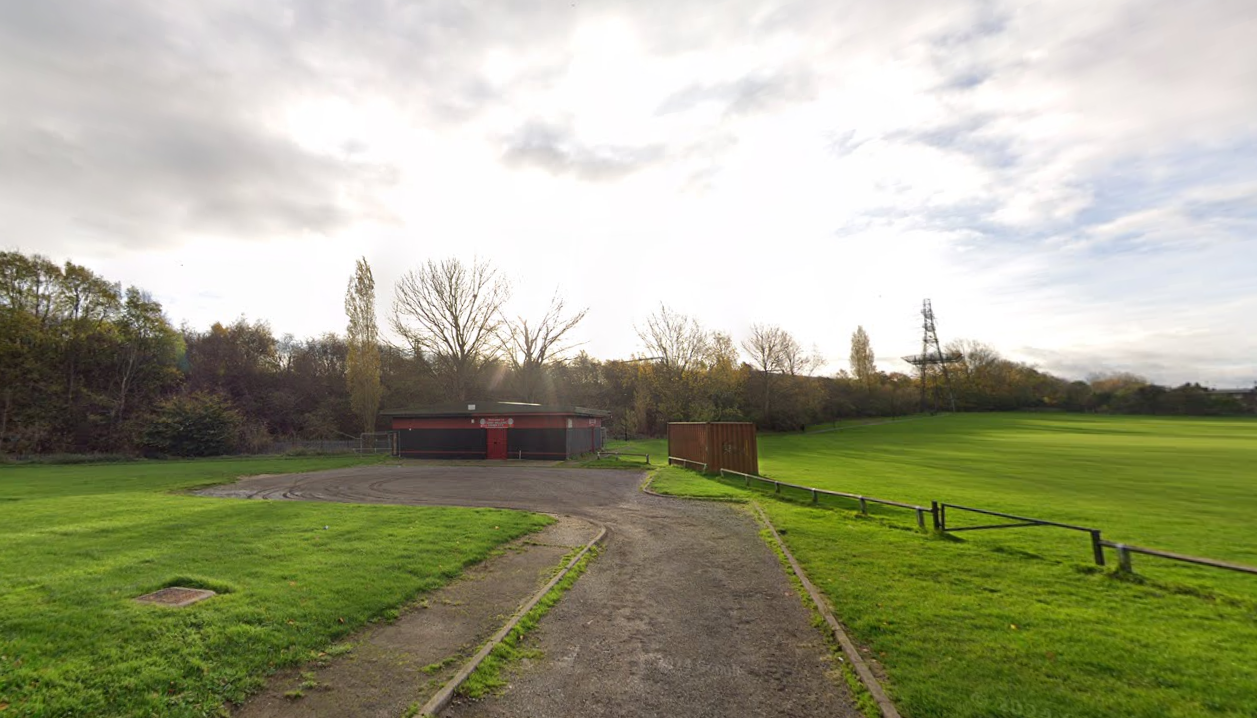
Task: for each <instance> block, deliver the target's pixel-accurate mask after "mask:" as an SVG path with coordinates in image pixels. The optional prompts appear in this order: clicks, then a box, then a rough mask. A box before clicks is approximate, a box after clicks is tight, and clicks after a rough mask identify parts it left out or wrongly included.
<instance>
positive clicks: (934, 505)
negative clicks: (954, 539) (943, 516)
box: [930, 501, 943, 531]
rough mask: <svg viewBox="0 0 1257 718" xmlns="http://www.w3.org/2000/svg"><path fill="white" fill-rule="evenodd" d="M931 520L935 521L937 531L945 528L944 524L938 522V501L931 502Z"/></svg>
mask: <svg viewBox="0 0 1257 718" xmlns="http://www.w3.org/2000/svg"><path fill="white" fill-rule="evenodd" d="M930 518H932V519H933V520H934V530H935V531H939V530H941V529H942V528H943V526H942V524H940V523H939V522H938V502H937V501H931V502H930Z"/></svg>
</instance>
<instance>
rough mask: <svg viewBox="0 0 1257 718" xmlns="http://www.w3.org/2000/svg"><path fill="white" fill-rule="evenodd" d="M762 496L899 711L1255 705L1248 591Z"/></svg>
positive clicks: (1091, 711)
mask: <svg viewBox="0 0 1257 718" xmlns="http://www.w3.org/2000/svg"><path fill="white" fill-rule="evenodd" d="M923 423H924V422H923ZM657 477H658V479H657V480H656V481H655V482H653V483H652V488H653V489H654V490H655V491H659V492H660V493H673V494H676V495H682V496H695V497H703V498H711V497H716V498H726V499H738V498H741V499H746V498H748V497H751V496H757V497H758V496H761V494H760V493H759V492H751V491H748V490H746V489H744V488H740V487H738V486H736V485H734V484H733V483H732V482H721V481H716V480H713V479H710V478H705V477H703V476H700V475H698V474H696V473H694V472H689V471H684V470H681V469H669V470H667V472H666V473H664V472H663V471H661V472H659V474H657ZM760 503H761V505H762V506H763V507H764V510H765V511H766V512H767V513H768V515H769V517H770V518H771V519H772V521H773V523H774V524H775V525H776V526H777V528H778V530H779V532H780V533H781V535H782V539H783V540H784V541H785V542H786V543H787V545H788V546H789V547H790V550H791V551H792V552H793V553H794V555H795V557H796V558H797V559H798V560H799V562H800V564H801V565H802V566H803V567H804V569H805V570H806V571H807V573H808V576H809V578H810V579H811V580H812V581H813V583H815V584H816V585H817V587H818V588H819V589H820V590H821V591H822V592H823V593H824V594H825V595H826V597H827V599H828V600H829V601H830V603H831V605H832V607H833V609H834V612H835V614H836V615H837V616H839V617H840V618H841V619H842V620H843V622H844V623H845V624H846V626H847V627H848V629H849V632H850V633H851V635H852V638H853V639H854V640H856V641H857V642H858V643H859V644H861V645H862V646H863V649H864V650H866V652H865V656H866V657H867V658H870V659H872V660H874V661H876V662H879V663H881V664H882V667H883V668H884V670H885V672H886V674H887V675H888V677H889V681H888V685H886V686H885V687H886V689H887V691H888V692H889V693H890V694H891V696H892V698H893V699H894V700H895V703H896V705H897V706H898V707H899V709H900V710H901V712H903V714H904V715H905V716H911V717H912V718H927V717H929V718H933V717H936V716H937V717H939V718H942V717H944V716H948V717H954V718H979V717H982V718H987V717H990V716H1000V717H1011V716H1024V717H1033V716H1084V717H1094V718H1100V717H1101V716H1117V715H1120V716H1130V717H1137V718H1144V717H1146V718H1154V717H1160V716H1174V717H1176V718H1185V717H1187V716H1192V717H1196V716H1200V717H1204V716H1235V717H1237V718H1238V717H1239V716H1252V715H1257V602H1254V601H1253V600H1251V599H1249V598H1247V597H1245V596H1242V595H1230V594H1227V593H1225V592H1222V591H1213V592H1203V591H1200V590H1199V589H1198V588H1196V587H1193V586H1189V585H1185V584H1174V583H1172V582H1153V581H1146V580H1145V581H1130V580H1124V579H1123V578H1122V577H1120V576H1117V575H1114V574H1112V573H1110V572H1105V571H1100V570H1096V569H1094V568H1093V567H1090V566H1087V565H1086V564H1085V563H1083V562H1080V561H1073V560H1067V559H1060V558H1056V557H1052V556H1044V555H1037V554H1034V553H1030V552H1022V551H1015V550H1013V551H1010V550H1008V549H1004V548H1002V547H1000V546H998V545H995V544H986V543H977V542H971V541H964V540H954V539H939V538H936V537H934V536H932V535H930V534H926V533H923V532H919V531H917V530H916V529H915V527H913V526H911V525H906V524H905V523H904V522H902V521H899V520H896V519H893V518H884V517H878V516H871V517H863V516H860V515H859V514H856V513H854V512H852V511H849V510H843V509H836V508H833V507H820V508H816V507H811V506H805V505H801V504H799V503H795V502H793V501H791V500H789V499H788V498H786V499H782V498H778V497H775V496H771V495H770V496H763V498H762V500H761V501H760Z"/></svg>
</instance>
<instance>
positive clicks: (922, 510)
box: [720, 469, 938, 528]
mask: <svg viewBox="0 0 1257 718" xmlns="http://www.w3.org/2000/svg"><path fill="white" fill-rule="evenodd" d="M725 474H735V475H737V476H741V477H743V479H745V480H746V485H747V486H750V485H751V480H752V479H754V480H755V481H762V482H764V483H766V484H772V485H773V492H774V493H778V494H779V493H781V487H783V486H784V487H786V488H788V489H798V490H800V491H810V492H811V493H812V503H817V501H818V500H819V498H820V497H821V496H839V497H842V498H845V499H855V500H856V501H857V502H859V504H860V513H862V514H867V513H868V512H869V507H868V505H869V504H870V503H874V504H881V505H883V506H895V507H897V508H901V509H909V510H911V511H915V512H916V514H917V526H920V527H921V528H925V514H926V513H930V514H934V510H933V509H932V508H927V507H925V506H917V505H916V504H905V503H902V502H899V501H891V500H889V499H878V498H874V497H872V496H864V495H862V494H849V493H847V492H845V491H829V490H828V489H818V488H815V487H812V486H800V485H799V484H789V483H786V482H784V481H777V480H776V479H770V478H767V477H764V476H756V475H754V474H744V473H742V472H741V471H734V470H732V469H721V470H720V475H721V476H724V475H725ZM934 515H935V524H936V525H937V523H938V519H937V514H934Z"/></svg>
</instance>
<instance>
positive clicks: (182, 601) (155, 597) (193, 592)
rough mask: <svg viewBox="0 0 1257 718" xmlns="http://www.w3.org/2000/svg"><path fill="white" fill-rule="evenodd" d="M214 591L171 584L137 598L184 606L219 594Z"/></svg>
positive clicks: (147, 601) (146, 601)
mask: <svg viewBox="0 0 1257 718" xmlns="http://www.w3.org/2000/svg"><path fill="white" fill-rule="evenodd" d="M217 595H218V594H217V593H214V592H213V591H207V590H205V589H203V588H184V587H183V586H170V587H168V588H163V589H162V590H160V591H154V592H152V593H146V594H144V595H143V596H137V597H136V599H135V600H137V601H139V602H140V603H157V604H161V605H163V606H175V607H176V608H183V607H184V606H191V605H192V604H194V603H196V602H198V601H204V600H205V599H207V598H210V597H212V596H217Z"/></svg>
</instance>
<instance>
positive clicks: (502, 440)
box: [485, 429, 506, 459]
mask: <svg viewBox="0 0 1257 718" xmlns="http://www.w3.org/2000/svg"><path fill="white" fill-rule="evenodd" d="M485 432H486V433H488V434H489V456H488V458H490V459H505V458H506V429H485Z"/></svg>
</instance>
